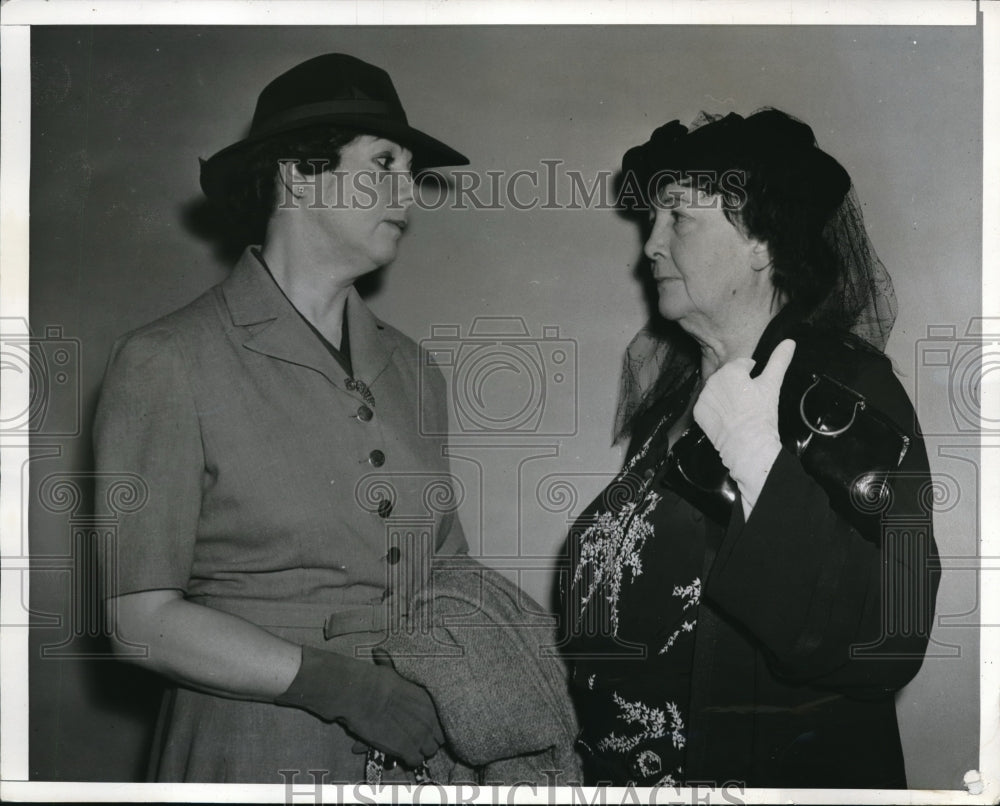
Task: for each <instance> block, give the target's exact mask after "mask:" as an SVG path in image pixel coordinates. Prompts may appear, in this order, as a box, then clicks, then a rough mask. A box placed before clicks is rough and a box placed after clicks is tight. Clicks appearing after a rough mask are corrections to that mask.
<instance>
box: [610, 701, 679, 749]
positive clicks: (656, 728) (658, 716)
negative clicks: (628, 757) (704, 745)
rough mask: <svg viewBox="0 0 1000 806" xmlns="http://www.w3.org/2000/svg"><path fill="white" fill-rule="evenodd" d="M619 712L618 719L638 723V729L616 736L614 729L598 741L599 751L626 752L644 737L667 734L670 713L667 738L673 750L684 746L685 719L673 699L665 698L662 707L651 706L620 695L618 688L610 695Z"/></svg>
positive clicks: (656, 736)
mask: <svg viewBox="0 0 1000 806" xmlns="http://www.w3.org/2000/svg"><path fill="white" fill-rule="evenodd" d="M612 697H613V699H614V701H615V704H616V705H617V706H618V708H619V710H620V711H621V713H620V714H619V715H618V718H619V719H623V720H625V722H626V723H628V724H629V725H636V724H637V725H639V727H641V728H642V730H641V732H639V733H637V734H635V735H634V736H618V735H617V734H615V733H612V734H610V735H609V736H606V737H605V738H603V739H601V740H600V741H599V742H598V743H597V748H598V749H599V750H601V751H602V752H608V751H615V752H618V753H627V752H629V751H630V750H632V749H633V748H634V747H636V746H637V745H638V744H639V743H640V742H643V741H645V740H646V739H658V738H660V737H661V736H666V735H667V715H668V714H669V716H670V740H671V742H672V743H673V746H674V749H675V750H680V749H681V748H682V747H684V744H685V738H684V720H683V719H682V718H681V711H680V708H678V707H677V705H676V704H675V703H672V702H667V703H665V704H664V707H663V708H662V709H661V708H653V707H651V706H649V705H646V704H645V703H642V702H629V701H628V700H626V699H624V698H623V697H620V696H619V695H618V692H615V693H614V694H613V695H612Z"/></svg>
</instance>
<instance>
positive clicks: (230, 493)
mask: <svg viewBox="0 0 1000 806" xmlns="http://www.w3.org/2000/svg"><path fill="white" fill-rule="evenodd" d="M346 310H347V323H348V328H349V336H350V348H351V354H352V363H353V367H354V377H355V378H356V379H359V380H362V381H364V383H365V384H366V385H367V386H368V388H369V389H370V391H371V394H372V395H373V396H374V404H373V405H370V406H368V408H369V409H370V410H371V412H372V414H373V416H372V417H371V418H370V419H365V417H366V412H365V411H364V408H363V407H365V406H366V405H368V404H366V402H365V400H364V398H363V395H362V393H360V392H359V391H357V390H351V389H349V388H347V387H346V386H345V372H344V371H343V370H342V369H341V367H340V365H339V364H338V363H337V362H336V360H335V359H334V358H333V357H332V356H331V355H330V353H329V352H328V351H327V350H326V348H325V347H324V346H323V345H322V343H321V342H320V341H319V340H318V339H317V337H316V335H315V334H314V333H313V332H311V330H310V329H309V327H308V325H307V324H306V323H305V322H304V321H303V319H302V318H301V317H300V316H299V314H298V312H297V311H296V310H295V309H294V308H293V306H292V305H291V303H290V302H289V301H288V300H287V299H286V297H285V296H284V294H283V293H282V291H281V290H280V288H279V287H278V286H277V284H276V283H275V282H274V281H273V280H272V279H271V277H270V275H269V274H268V272H267V271H266V269H265V268H264V267H263V265H262V264H261V263H260V261H258V260H257V259H256V258H255V256H254V255H253V254H252V252H251V251H250V250H249V249H248V250H247V252H245V253H244V255H243V256H242V258H241V259H240V261H239V262H238V263H237V265H236V267H235V268H234V269H233V271H232V273H231V275H230V276H229V277H228V278H227V279H226V280H225V281H223V282H222V283H220V284H219V285H218V286H216V287H214V288H212V289H210V290H209V291H208V292H206V293H205V294H204V295H202V296H201V297H200V298H198V299H197V300H195V301H194V302H192V303H191V304H190V305H188V306H186V307H184V308H182V309H181V310H179V311H176V312H175V313H172V314H170V315H168V316H166V317H164V318H162V319H160V320H158V321H156V322H153V323H152V324H150V325H147V326H145V327H143V328H140V329H139V330H136V331H134V332H133V333H130V334H128V335H126V336H124V337H122V338H121V339H119V340H118V342H117V343H116V345H115V347H114V350H113V352H112V356H111V360H110V363H109V366H108V370H107V375H106V378H105V382H104V386H103V389H102V393H101V398H100V403H99V406H98V412H97V417H96V422H95V429H94V439H95V454H96V464H97V470H98V473H99V474H109V475H108V478H110V480H111V481H112V482H113V481H114V476H115V475H116V474H120V473H132V474H136V475H138V476H139V477H141V478H142V479H143V481H144V482H145V485H146V487H147V488H148V490H147V495H148V497H147V500H146V502H145V504H144V505H143V506H141V508H139V509H138V510H137V511H135V512H133V513H130V514H127V515H124V516H122V519H121V521H120V524H119V530H118V541H119V544H118V547H117V557H118V570H117V582H116V585H115V587H114V588H113V589H112V590H109V591H108V592H107V593H108V594H109V595H118V594H124V593H130V592H135V591H141V590H151V589H157V588H175V589H180V590H183V591H184V592H185V593H186V594H187V595H188V596H189V597H197V598H198V599H199V600H200V601H203V602H204V603H206V604H213V603H220V606H223V607H224V608H225V609H233V610H234V612H240V613H241V615H248V613H246V612H243V611H241V610H240V609H239V608H235V609H234V608H230V607H229V606H228V605H227V603H233V602H236V603H237V604H239V603H248V604H252V605H254V606H255V607H256V606H258V605H259V606H263V607H264V608H267V607H268V606H269V605H270V604H271V603H280V602H286V603H288V602H290V603H304V604H317V605H323V606H325V607H329V608H332V609H336V608H338V607H351V606H354V605H357V604H360V603H364V602H369V601H371V600H373V599H377V598H379V597H380V595H381V594H382V593H383V591H384V590H385V589H386V588H387V587H390V588H393V589H394V590H398V591H399V592H401V593H405V592H408V590H409V589H410V588H411V587H412V586H413V585H415V584H418V583H419V581H420V578H421V577H423V576H424V575H425V574H426V568H427V566H428V565H429V560H428V558H429V556H430V555H431V553H432V552H435V551H436V552H439V553H442V554H455V553H461V552H464V551H465V550H466V543H465V538H464V535H463V534H462V531H461V528H460V526H459V523H458V521H457V519H455V518H454V517H453V512H452V510H453V507H454V503H455V502H454V497H453V496H452V495H451V491H452V490H453V487H452V486H451V479H450V476H449V474H448V466H447V459H446V458H445V456H444V454H443V447H444V446H443V440H442V438H441V437H440V436H433V434H440V433H442V432H443V431H445V430H446V429H445V428H443V427H442V426H443V424H445V422H446V419H447V414H446V408H445V387H444V381H443V378H442V376H441V374H440V372H439V371H438V370H437V369H436V368H435V367H433V365H430V364H429V363H428V362H427V361H426V359H425V354H424V353H423V351H421V350H420V349H419V348H418V346H417V345H416V344H415V343H414V342H413V341H412V340H411V339H409V338H407V337H406V336H404V335H403V334H402V333H400V332H398V331H397V330H395V329H393V328H392V327H390V326H388V325H386V324H384V323H383V322H380V321H379V320H378V319H376V318H375V317H374V316H373V315H372V313H371V312H370V311H369V310H368V308H367V307H366V306H365V304H364V303H363V302H362V300H361V298H360V297H359V296H358V295H357V293H356V292H355V291H354V290H353V289H352V290H351V292H350V296H349V298H348V300H347V309H346ZM369 402H370V401H369ZM422 428H423V429H424V430H425V431H426V432H427V434H428V435H426V436H425V435H424V434H422V433H421V430H422ZM108 492H109V488H108V486H107V484H100V485H99V486H98V491H97V494H98V509H100V506H101V499H102V496H104V495H107V494H108ZM386 502H388V503H386ZM404 589H406V590H404ZM252 612H253V608H251V610H250V615H249V617H250V618H251V620H255V619H253V615H252ZM258 623H260V622H258Z"/></svg>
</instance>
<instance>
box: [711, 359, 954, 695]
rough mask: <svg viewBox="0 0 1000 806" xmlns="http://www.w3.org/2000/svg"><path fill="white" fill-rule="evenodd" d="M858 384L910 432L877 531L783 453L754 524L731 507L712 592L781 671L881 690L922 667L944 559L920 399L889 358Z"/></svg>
mask: <svg viewBox="0 0 1000 806" xmlns="http://www.w3.org/2000/svg"><path fill="white" fill-rule="evenodd" d="M854 386H855V388H856V389H857V391H859V392H860V393H861V394H863V395H864V396H865V397H866V398H867V399H868V401H869V402H870V403H871V405H873V406H875V407H876V408H878V409H879V410H880V411H882V412H883V413H884V414H886V415H887V416H889V417H890V418H891V419H892V420H894V421H895V422H896V424H897V425H898V426H899V427H900V428H901V429H902V430H903V431H904V432H905V433H907V434H908V435H909V437H910V440H911V443H910V447H909V450H908V451H907V454H906V457H905V458H904V461H903V463H902V464H901V466H900V468H899V469H898V470H897V471H896V472H895V473H894V474H893V476H892V478H891V479H890V488H891V492H892V496H891V502H890V503H889V504H888V506H887V508H886V510H884V511H883V513H882V515H881V535H870V536H869V537H874V538H875V539H874V540H871V539H866V538H865V537H863V536H862V535H861V534H859V533H858V532H857V531H856V530H855V529H854V528H853V527H852V526H850V525H849V524H848V523H847V522H846V521H845V520H844V518H842V517H841V516H840V515H838V514H837V513H836V512H835V511H834V510H833V509H831V507H830V502H829V499H828V497H827V495H826V493H825V492H824V491H823V489H822V488H821V487H820V486H819V484H818V483H817V482H815V481H814V480H813V479H812V478H811V477H810V476H809V475H808V474H807V473H806V472H805V471H804V470H803V468H802V466H801V464H800V463H799V461H798V459H797V458H796V457H795V456H794V455H793V454H792V453H790V452H789V451H787V450H786V449H782V452H781V454H780V455H779V456H778V459H777V460H776V461H775V463H774V465H773V467H772V468H771V471H770V473H769V475H768V477H767V481H766V483H765V485H764V488H763V490H762V491H761V495H760V498H759V499H758V501H757V504H756V506H755V507H754V509H753V511H752V512H751V513H750V517H749V520H748V521H747V522H744V520H743V512H742V510H741V508H740V507H734V508H733V510H734V512H733V518H732V520H731V522H730V524H729V527H728V529H727V530H726V534H725V536H724V538H723V541H722V544H721V546H720V547H719V550H718V552H717V554H716V558H715V561H714V564H713V566H712V568H711V571H710V573H709V574H708V578H707V580H706V583H705V589H704V596H705V599H706V600H707V601H708V602H710V603H711V605H713V606H715V607H716V608H718V610H720V611H721V612H722V613H723V614H724V615H725V616H726V617H728V618H729V619H730V620H732V621H735V622H737V623H738V624H740V625H741V626H742V627H743V628H745V629H746V630H748V631H749V632H750V633H751V635H752V636H753V637H754V638H755V639H756V642H757V644H758V646H759V647H760V648H761V649H762V651H763V653H764V655H765V657H766V658H767V660H768V662H769V665H770V666H771V668H772V671H773V672H774V673H775V674H776V675H778V676H779V677H782V678H784V679H787V680H790V681H793V682H809V683H810V684H811V685H814V686H818V687H826V688H830V689H834V690H840V691H844V692H845V693H848V694H853V695H854V696H858V697H878V696H885V695H886V694H888V693H890V692H893V691H895V690H898V689H899V688H902V687H903V686H904V685H906V683H907V682H909V681H910V680H911V679H912V678H913V676H914V675H915V674H916V673H917V671H918V670H919V668H920V665H921V662H922V660H923V656H924V651H925V649H926V646H927V642H928V638H929V634H930V629H931V624H932V621H933V614H934V601H935V597H936V594H937V586H938V578H939V564H938V562H937V554H936V549H935V545H934V540H933V535H932V523H931V511H930V503H929V502H930V498H931V492H932V491H931V489H930V483H931V479H930V471H929V468H928V463H927V453H926V449H925V447H924V444H923V441H922V440H921V439H920V438H919V437H918V436H917V435H916V428H915V426H916V422H915V415H914V411H913V407H912V406H911V404H910V401H909V399H908V398H907V396H906V393H905V392H904V390H903V389H902V387H901V386H900V384H899V382H898V380H897V379H896V378H895V376H894V375H893V374H892V370H891V366H890V365H889V363H888V362H887V361H878V362H872V363H870V364H869V365H868V366H866V367H865V368H864V369H863V370H862V372H861V373H860V374H859V376H858V377H857V378H856V379H855V383H854Z"/></svg>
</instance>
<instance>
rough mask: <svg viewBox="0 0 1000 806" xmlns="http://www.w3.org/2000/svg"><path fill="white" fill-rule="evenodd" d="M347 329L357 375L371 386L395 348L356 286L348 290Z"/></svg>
mask: <svg viewBox="0 0 1000 806" xmlns="http://www.w3.org/2000/svg"><path fill="white" fill-rule="evenodd" d="M347 330H348V333H349V334H350V340H351V365H352V366H353V367H354V377H355V378H359V379H360V380H363V381H364V382H365V383H367V384H368V385H369V386H371V385H372V384H373V383H375V379H376V378H378V376H379V375H381V374H382V372H383V371H384V370H385V368H386V367H387V366H388V365H389V360H390V359H391V358H392V349H391V348H390V347H389V342H388V339H387V338H386V335H385V326H384V325H383V324H381V323H380V322H379V321H378V319H376V318H375V316H374V314H373V313H372V312H371V311H370V310H368V306H367V305H365V303H364V301H363V300H362V299H361V295H360V294H358V292H357V291H356V290H355V289H354V288H353V287H352V288H351V289H350V290H349V291H348V292H347Z"/></svg>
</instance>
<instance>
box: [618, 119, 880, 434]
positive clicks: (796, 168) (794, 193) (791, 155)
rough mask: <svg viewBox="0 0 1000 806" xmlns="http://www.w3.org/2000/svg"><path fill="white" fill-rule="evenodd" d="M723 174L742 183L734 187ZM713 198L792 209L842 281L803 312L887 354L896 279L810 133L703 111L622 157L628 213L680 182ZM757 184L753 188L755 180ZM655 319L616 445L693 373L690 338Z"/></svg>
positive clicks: (630, 364) (627, 377) (848, 189)
mask: <svg viewBox="0 0 1000 806" xmlns="http://www.w3.org/2000/svg"><path fill="white" fill-rule="evenodd" d="M726 172H737V173H738V174H739V176H740V178H741V180H742V181H743V182H745V183H748V184H745V185H744V186H743V187H742V188H740V186H739V185H736V184H733V185H729V184H727V183H726V181H725V175H726ZM706 177H707V178H708V179H709V184H710V185H711V188H712V190H711V191H710V192H714V193H719V194H721V195H724V196H725V195H727V194H729V193H731V192H733V193H737V194H738V193H739V191H740V190H741V189H742V190H744V191H747V192H750V193H756V194H761V195H763V194H767V195H769V196H770V198H772V199H774V198H777V199H779V200H780V203H782V204H784V205H786V207H788V208H790V209H794V210H795V212H796V216H798V220H801V221H805V222H807V223H808V224H809V226H810V227H813V228H814V229H815V231H816V232H821V238H822V241H823V243H824V245H825V247H827V248H828V250H829V253H832V255H833V262H834V264H835V266H836V269H837V271H836V277H835V279H834V282H833V284H832V287H831V288H830V290H829V291H828V292H827V293H825V294H824V296H823V298H822V299H820V300H818V301H816V302H814V303H811V304H810V305H809V306H807V307H806V308H804V309H803V310H801V318H802V320H803V321H804V322H806V323H808V324H811V325H814V326H816V327H819V328H823V329H825V330H832V331H838V332H841V333H849V334H852V335H853V336H855V337H857V338H859V339H861V340H863V341H864V342H867V344H868V345H870V346H871V347H873V348H874V349H877V350H879V351H882V350H884V349H885V345H886V342H887V341H888V339H889V334H890V332H891V330H892V326H893V323H894V322H895V318H896V297H895V293H894V291H893V286H892V280H891V278H890V277H889V273H888V272H887V271H886V268H885V266H884V265H883V263H882V261H881V260H879V258H878V255H876V254H875V250H874V248H873V247H872V244H871V241H870V240H869V238H868V234H867V231H866V230H865V225H864V220H863V218H862V215H861V207H860V204H859V202H858V199H857V195H856V193H855V192H854V189H853V186H852V184H851V180H850V176H849V175H848V173H847V171H846V170H845V169H844V168H843V166H841V165H840V163H839V162H837V160H835V159H834V158H833V157H832V156H830V155H829V154H827V153H826V152H825V151H823V150H822V149H820V148H819V146H818V145H817V143H816V139H815V137H814V135H813V131H812V129H811V128H810V127H809V126H808V125H806V124H805V123H803V122H801V121H799V120H796V119H795V118H793V117H791V116H789V115H787V114H785V113H784V112H780V111H778V110H775V109H763V110H760V111H758V112H755V113H754V114H752V115H749V116H747V117H745V118H744V117H742V116H741V115H738V114H735V113H730V114H728V115H726V116H724V117H710V116H708V115H704V114H703V115H702V116H700V117H699V119H698V120H696V121H695V123H694V124H692V127H691V128H688V127H686V126H684V125H682V124H681V123H680V122H679V121H677V120H672V121H670V122H669V123H666V124H664V125H663V126H660V127H659V128H657V129H656V130H655V131H654V132H653V134H652V135H651V137H650V139H649V140H648V141H647V142H645V143H643V144H641V145H638V146H635V147H633V148H631V149H629V150H628V151H627V152H626V153H625V155H624V157H623V159H622V184H623V187H631V188H632V192H631V194H626V195H625V196H620V199H621V204H622V207H623V209H624V210H625V212H629V213H637V214H642V215H646V214H647V211H648V209H649V207H650V205H653V204H655V203H656V194H657V191H658V190H660V189H662V187H663V186H664V185H665V184H669V183H671V182H676V183H679V184H691V185H695V186H697V185H698V184H699V181H700V179H702V178H706ZM755 183H756V184H755ZM658 324H662V323H655V322H651V323H650V324H649V325H647V326H646V327H645V328H643V329H642V330H640V331H639V333H638V334H636V336H635V337H634V338H633V340H632V342H631V343H630V344H629V346H628V350H627V352H626V356H625V365H624V368H623V373H622V380H621V388H620V392H619V400H618V411H617V415H616V418H615V439H616V441H617V440H618V439H621V438H622V437H625V436H627V435H629V433H630V432H631V427H632V424H633V422H634V421H635V419H636V418H637V417H638V416H640V415H641V414H643V413H644V412H645V411H647V410H648V409H649V408H650V407H651V406H652V405H653V404H654V403H655V402H656V401H657V400H659V399H660V398H661V397H663V395H665V394H668V393H670V392H671V391H673V390H675V389H676V388H678V387H679V386H680V385H681V384H682V383H684V381H685V380H687V379H688V378H689V377H690V376H691V374H692V373H693V372H695V371H696V370H697V352H696V351H693V350H692V344H691V342H690V339H689V338H688V337H687V336H686V335H684V334H683V333H682V332H680V331H679V330H678V329H676V328H674V329H671V328H669V327H668V328H663V327H661V326H658Z"/></svg>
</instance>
